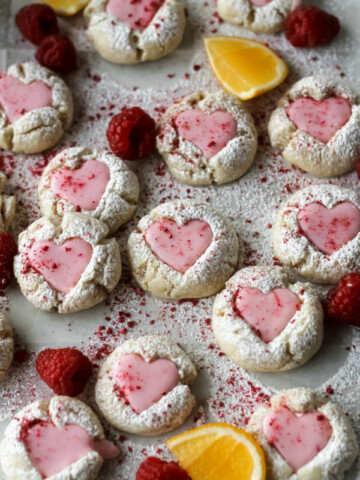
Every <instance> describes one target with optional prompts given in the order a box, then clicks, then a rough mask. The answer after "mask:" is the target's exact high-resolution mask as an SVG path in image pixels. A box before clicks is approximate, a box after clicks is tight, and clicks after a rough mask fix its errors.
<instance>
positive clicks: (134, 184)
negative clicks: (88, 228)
mask: <svg viewBox="0 0 360 480" xmlns="http://www.w3.org/2000/svg"><path fill="white" fill-rule="evenodd" d="M138 199H139V182H138V179H137V177H136V175H135V173H134V172H133V171H132V170H130V168H128V167H127V166H126V164H125V162H123V161H122V160H121V159H120V158H118V157H116V156H115V155H113V154H112V153H109V152H107V151H105V150H99V149H91V148H87V147H75V148H68V149H66V150H64V151H62V152H60V153H59V154H58V155H56V157H55V158H54V159H53V160H51V162H50V163H49V165H48V166H47V167H46V169H45V170H44V173H43V175H42V177H41V180H40V183H39V201H40V207H41V211H42V213H43V215H44V216H47V217H54V216H60V217H62V216H63V215H64V213H65V212H79V211H80V212H82V213H87V214H89V215H92V216H94V217H95V218H98V219H99V220H101V221H103V222H104V223H105V224H106V225H107V226H108V227H109V230H110V232H114V231H116V230H117V229H118V228H119V227H120V226H121V225H122V224H123V223H125V222H127V221H128V220H129V218H130V217H131V216H132V215H133V213H134V212H135V209H136V203H137V201H138Z"/></svg>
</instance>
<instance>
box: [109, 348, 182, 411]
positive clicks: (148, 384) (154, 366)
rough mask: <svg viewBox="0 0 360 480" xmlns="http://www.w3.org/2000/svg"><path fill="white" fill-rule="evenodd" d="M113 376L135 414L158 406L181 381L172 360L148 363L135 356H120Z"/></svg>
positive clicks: (114, 367)
mask: <svg viewBox="0 0 360 480" xmlns="http://www.w3.org/2000/svg"><path fill="white" fill-rule="evenodd" d="M112 373H113V377H114V379H115V382H116V384H117V385H118V386H119V388H120V390H121V392H122V393H123V394H124V396H125V398H126V400H127V401H128V402H129V404H130V406H131V408H132V409H133V410H134V411H135V412H136V413H138V414H139V413H141V412H143V411H144V410H147V409H148V408H150V407H151V405H153V404H154V403H156V402H158V401H159V400H160V399H161V398H162V397H163V396H164V395H166V394H167V393H169V392H170V391H171V390H172V389H173V388H174V387H176V385H177V384H178V383H179V380H180V377H179V373H178V369H177V367H176V365H175V364H174V363H173V362H172V361H171V360H168V359H167V358H159V359H157V360H154V361H152V362H151V363H148V362H146V361H145V360H144V359H143V358H141V357H140V356H139V355H135V354H128V355H123V356H121V357H120V358H119V359H118V360H117V362H116V363H115V364H114V366H113V371H112Z"/></svg>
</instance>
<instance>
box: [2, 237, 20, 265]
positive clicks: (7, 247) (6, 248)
mask: <svg viewBox="0 0 360 480" xmlns="http://www.w3.org/2000/svg"><path fill="white" fill-rule="evenodd" d="M16 252H17V246H16V242H15V240H14V239H13V237H12V236H11V235H9V234H8V233H0V254H4V255H7V256H9V258H10V257H11V262H12V259H13V258H14V257H15V255H16Z"/></svg>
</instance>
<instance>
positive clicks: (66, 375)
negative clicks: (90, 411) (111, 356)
mask: <svg viewBox="0 0 360 480" xmlns="http://www.w3.org/2000/svg"><path fill="white" fill-rule="evenodd" d="M36 370H37V371H38V374H39V375H40V377H41V378H42V379H43V380H44V382H45V383H47V385H48V386H49V387H50V388H51V389H52V390H54V392H55V393H57V394H58V395H68V396H69V397H76V395H79V394H80V393H81V392H82V391H83V390H84V388H85V385H86V382H87V381H88V380H89V378H90V376H91V373H92V365H91V362H90V360H89V359H88V358H87V357H85V355H84V354H83V353H81V352H79V350H76V348H70V347H68V348H57V349H52V348H47V349H45V350H43V351H41V352H40V353H39V355H38V357H37V359H36Z"/></svg>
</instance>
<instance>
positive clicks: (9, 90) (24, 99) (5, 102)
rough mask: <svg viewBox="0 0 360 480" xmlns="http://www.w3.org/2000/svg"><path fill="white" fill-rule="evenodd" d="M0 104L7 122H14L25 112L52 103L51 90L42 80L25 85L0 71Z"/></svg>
mask: <svg viewBox="0 0 360 480" xmlns="http://www.w3.org/2000/svg"><path fill="white" fill-rule="evenodd" d="M0 105H1V107H2V109H3V110H4V112H5V113H6V116H7V117H8V119H9V122H10V123H14V122H16V120H19V118H21V117H22V116H23V115H25V113H27V112H31V111H32V110H37V109H38V108H42V107H49V106H50V105H52V91H51V88H50V87H48V86H47V85H46V84H45V83H43V82H39V81H36V82H32V83H29V84H28V85H27V84H25V83H23V82H22V81H21V80H19V79H18V78H15V77H11V76H8V75H4V74H1V72H0Z"/></svg>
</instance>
